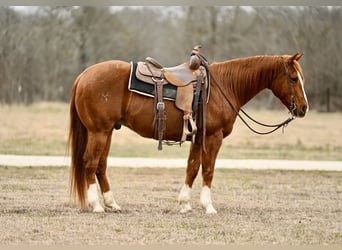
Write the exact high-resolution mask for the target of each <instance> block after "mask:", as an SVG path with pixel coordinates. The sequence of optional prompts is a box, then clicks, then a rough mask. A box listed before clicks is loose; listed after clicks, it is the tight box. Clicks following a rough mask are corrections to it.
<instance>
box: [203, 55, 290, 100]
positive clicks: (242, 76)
mask: <svg viewBox="0 0 342 250" xmlns="http://www.w3.org/2000/svg"><path fill="white" fill-rule="evenodd" d="M210 70H211V72H212V73H213V74H214V76H215V79H214V81H215V80H216V81H217V84H220V85H221V86H222V87H224V88H228V89H229V90H230V91H232V92H233V93H235V94H237V95H240V96H241V94H242V93H246V91H244V90H245V89H246V87H247V88H248V89H250V90H251V91H250V92H251V93H250V94H251V95H252V96H253V95H256V94H257V93H258V92H259V91H260V90H262V89H264V88H266V87H270V86H267V84H268V83H270V82H272V79H274V77H275V76H276V75H277V74H279V72H280V71H281V72H284V73H285V69H284V64H283V63H282V57H281V56H253V57H246V58H238V59H233V60H229V61H225V62H221V63H212V64H211V65H210ZM246 98H250V97H247V96H246ZM241 101H242V102H244V101H246V100H241Z"/></svg>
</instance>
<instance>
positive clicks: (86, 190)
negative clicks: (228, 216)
mask: <svg viewBox="0 0 342 250" xmlns="http://www.w3.org/2000/svg"><path fill="white" fill-rule="evenodd" d="M301 57H302V54H299V53H297V54H294V55H292V56H290V55H283V56H255V57H248V58H241V59H234V60H230V61H225V62H221V63H213V64H210V65H209V70H210V74H211V80H212V83H211V92H210V99H209V102H208V105H207V118H206V138H205V143H206V150H205V151H204V148H203V147H202V143H203V136H201V135H202V133H201V131H198V135H197V136H196V139H195V141H194V142H192V143H191V147H190V152H189V156H188V163H187V169H186V178H185V183H184V186H183V187H182V189H181V191H180V194H179V197H178V200H179V204H180V211H181V212H187V211H190V210H191V206H190V194H191V187H192V184H193V182H194V179H195V178H196V176H197V173H198V171H199V168H200V166H202V178H203V183H202V190H201V194H200V202H201V204H202V205H203V207H204V208H205V209H206V213H216V210H215V208H214V207H213V205H212V200H211V192H210V188H211V183H212V180H213V174H214V167H215V161H216V157H217V154H218V152H219V149H220V146H221V143H222V140H223V138H225V137H227V136H228V135H229V134H230V133H231V131H232V129H233V124H234V122H235V120H236V117H237V111H238V110H240V108H241V107H242V106H243V105H244V104H246V103H247V102H248V101H249V100H251V99H252V98H253V97H254V96H255V95H256V94H258V93H259V92H260V91H261V90H263V89H270V90H271V91H272V92H273V94H274V95H275V96H277V97H278V98H279V99H280V100H281V102H282V103H283V104H284V105H285V106H286V107H287V108H288V109H289V111H290V112H291V114H292V115H293V116H298V117H304V115H305V114H306V112H307V111H308V101H307V98H306V95H305V92H304V86H303V84H304V76H303V73H302V69H301V67H300V65H299V63H298V60H299V59H300V58H301ZM130 68H131V65H130V64H129V63H127V62H123V61H114V60H113V61H107V62H102V63H99V64H95V65H93V66H91V67H89V68H87V69H86V70H85V71H84V72H83V73H81V74H80V75H79V76H78V77H77V79H76V81H75V83H74V86H73V89H72V94H71V103H70V131H69V144H68V145H69V147H71V158H72V166H71V178H70V182H71V183H70V184H71V191H70V194H71V197H74V198H76V197H77V198H78V200H79V204H80V207H81V209H84V208H85V207H86V206H87V205H90V207H91V208H92V209H93V211H94V212H103V211H104V207H103V205H101V203H100V199H99V193H98V190H97V185H96V179H97V180H98V183H99V186H100V191H101V193H102V194H103V198H104V199H103V200H104V206H105V207H107V208H109V209H112V210H114V211H117V210H120V207H119V206H118V205H117V203H116V202H115V200H114V197H113V193H112V191H111V190H110V186H109V183H108V178H107V176H106V168H107V156H108V152H109V149H110V145H111V138H112V133H113V130H114V129H115V128H119V127H120V125H121V124H122V125H124V126H127V127H128V128H130V129H132V130H133V131H135V132H137V133H138V134H139V135H141V136H143V137H147V138H153V137H154V128H153V125H152V124H153V118H154V114H153V112H154V108H153V107H154V100H153V98H149V97H146V96H143V95H139V94H136V93H133V92H131V91H129V90H128V88H127V84H128V81H129V75H130ZM165 106H166V107H165V110H166V116H167V124H166V131H165V134H164V139H166V140H171V141H179V140H180V138H181V136H182V125H183V119H182V112H181V111H180V110H178V109H177V108H176V107H175V104H174V102H172V101H165Z"/></svg>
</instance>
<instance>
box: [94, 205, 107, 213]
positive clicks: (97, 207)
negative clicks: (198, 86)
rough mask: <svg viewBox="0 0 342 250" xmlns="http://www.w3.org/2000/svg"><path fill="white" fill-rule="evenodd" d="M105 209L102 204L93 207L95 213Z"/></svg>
mask: <svg viewBox="0 0 342 250" xmlns="http://www.w3.org/2000/svg"><path fill="white" fill-rule="evenodd" d="M104 211H105V210H104V208H103V207H102V206H101V205H96V206H94V208H93V212H94V213H103V212H104Z"/></svg>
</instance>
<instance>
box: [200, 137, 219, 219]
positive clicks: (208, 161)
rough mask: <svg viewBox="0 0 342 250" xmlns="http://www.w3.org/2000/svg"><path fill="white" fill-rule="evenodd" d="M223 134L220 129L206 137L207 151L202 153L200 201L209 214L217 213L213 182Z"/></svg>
mask: <svg viewBox="0 0 342 250" xmlns="http://www.w3.org/2000/svg"><path fill="white" fill-rule="evenodd" d="M222 140H223V135H222V133H221V132H220V131H219V132H217V133H215V134H214V135H211V136H207V137H206V152H205V153H204V152H203V153H202V177H203V184H202V190H201V195H200V203H201V204H202V206H203V207H204V208H205V209H206V213H207V214H216V213H217V211H216V209H215V208H214V206H213V204H212V200H211V191H210V190H211V182H212V180H213V177H214V169H215V161H216V157H217V154H218V152H219V149H220V147H221V144H222Z"/></svg>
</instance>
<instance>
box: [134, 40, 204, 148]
mask: <svg viewBox="0 0 342 250" xmlns="http://www.w3.org/2000/svg"><path fill="white" fill-rule="evenodd" d="M200 48H201V47H200V46H195V47H194V49H193V50H192V53H191V55H190V60H189V62H185V63H183V64H180V65H178V66H175V67H163V66H162V65H161V64H160V63H159V62H158V61H157V60H155V59H153V58H151V57H147V58H146V59H145V62H138V63H137V70H136V77H137V78H138V79H139V80H141V81H144V82H146V83H150V84H153V85H154V86H155V96H154V98H155V118H154V126H155V131H156V133H155V139H158V141H159V144H158V150H162V141H163V135H164V131H165V129H166V115H165V104H164V101H163V85H165V84H172V85H174V86H176V87H177V94H176V101H175V104H176V107H177V108H179V109H180V110H182V111H183V134H182V137H181V140H180V141H181V142H184V141H185V140H186V139H187V137H188V136H191V137H192V140H194V138H195V134H196V133H197V126H196V117H197V116H198V117H201V126H204V131H203V132H204V135H205V114H203V113H202V114H200V115H197V107H198V105H199V99H200V97H201V98H202V106H204V105H206V88H207V86H208V82H207V65H208V63H207V60H206V59H205V58H204V57H203V56H202V55H200V54H199V50H200ZM201 93H202V95H201ZM202 110H203V111H204V110H205V109H204V108H202ZM204 112H205V111H204ZM193 114H195V120H194V117H193Z"/></svg>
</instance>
